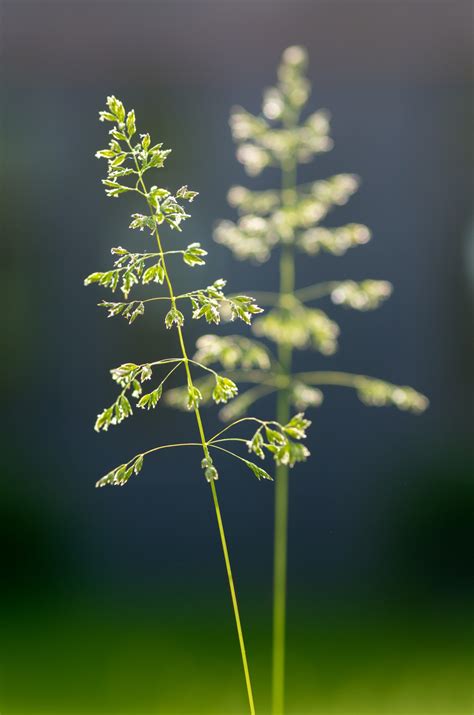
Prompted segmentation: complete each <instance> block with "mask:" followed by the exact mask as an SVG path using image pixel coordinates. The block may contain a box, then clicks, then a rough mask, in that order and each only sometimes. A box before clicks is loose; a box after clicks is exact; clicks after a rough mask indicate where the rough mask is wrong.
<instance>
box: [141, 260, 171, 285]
mask: <svg viewBox="0 0 474 715" xmlns="http://www.w3.org/2000/svg"><path fill="white" fill-rule="evenodd" d="M164 280H165V271H164V269H163V265H162V263H161V260H160V261H158V263H155V265H154V266H149V268H147V269H146V271H145V272H144V273H143V276H142V283H143V285H146V284H147V283H151V282H152V281H155V283H163V281H164Z"/></svg>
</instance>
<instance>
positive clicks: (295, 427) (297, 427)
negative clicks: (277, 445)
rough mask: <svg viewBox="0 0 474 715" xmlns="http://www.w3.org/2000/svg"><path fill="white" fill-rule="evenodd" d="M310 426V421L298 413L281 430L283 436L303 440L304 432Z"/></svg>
mask: <svg viewBox="0 0 474 715" xmlns="http://www.w3.org/2000/svg"><path fill="white" fill-rule="evenodd" d="M310 425H311V420H308V419H306V418H305V416H304V414H303V413H302V412H298V414H296V415H295V416H294V417H292V418H291V420H290V421H289V422H288V424H286V425H284V427H283V430H284V432H285V434H287V435H288V436H289V437H293V439H305V438H306V430H307V429H308V427H309V426H310Z"/></svg>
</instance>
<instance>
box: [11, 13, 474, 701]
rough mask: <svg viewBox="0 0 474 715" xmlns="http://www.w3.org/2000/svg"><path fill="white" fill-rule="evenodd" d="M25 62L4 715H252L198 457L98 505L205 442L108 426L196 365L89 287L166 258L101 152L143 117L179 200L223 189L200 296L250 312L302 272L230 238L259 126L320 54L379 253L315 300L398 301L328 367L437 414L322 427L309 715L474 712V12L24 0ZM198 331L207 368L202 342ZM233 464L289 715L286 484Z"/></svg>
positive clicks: (160, 417) (300, 636)
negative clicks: (111, 116) (243, 151)
mask: <svg viewBox="0 0 474 715" xmlns="http://www.w3.org/2000/svg"><path fill="white" fill-rule="evenodd" d="M1 40H2V70H3V71H2V77H1V95H2V111H1V118H2V132H1V140H0V150H1V155H2V192H1V197H0V215H1V225H2V236H3V242H2V252H3V255H2V262H1V267H0V270H1V281H2V286H3V292H4V296H5V298H4V300H5V303H4V309H3V327H2V333H3V334H2V338H3V348H4V365H5V367H4V369H3V371H2V372H1V373H0V380H1V390H2V396H3V402H4V411H3V414H4V417H5V420H4V425H3V429H2V432H1V435H2V461H1V470H2V474H1V481H0V543H1V558H2V564H1V569H2V579H1V591H0V605H1V615H0V619H1V621H0V626H1V633H2V636H1V649H0V712H1V713H2V715H9V714H10V713H11V714H12V715H20V714H23V715H34V714H35V713H41V714H44V715H69V714H70V715H89V714H91V715H93V714H95V713H106V714H107V715H121V714H122V713H123V714H124V715H125V714H127V715H128V714H130V715H131V714H133V715H145V714H146V715H148V714H151V713H160V714H161V715H200V714H201V713H205V714H206V715H212V714H214V713H215V714H216V715H234V714H235V715H236V714H237V713H244V712H245V711H246V704H245V692H244V688H243V681H242V677H241V671H240V662H239V657H238V650H237V642H236V636H235V633H234V624H233V621H232V613H231V610H230V605H229V603H228V593H227V586H226V582H225V578H224V568H223V564H222V556H221V553H220V550H219V544H218V541H217V533H216V527H215V521H214V520H215V517H214V515H213V512H212V504H211V501H210V498H209V494H208V490H207V489H206V485H205V483H204V482H203V480H202V476H201V474H200V473H196V472H195V471H194V470H195V467H196V465H195V463H194V460H193V455H191V454H188V453H185V452H183V453H182V454H180V455H179V456H178V458H177V457H176V456H175V455H166V454H163V456H161V457H160V458H159V459H158V458H157V459H156V461H154V462H153V463H150V464H149V465H148V467H147V468H146V469H145V470H144V472H143V474H142V475H141V476H140V478H139V479H137V480H135V481H134V482H133V483H130V484H129V485H128V486H127V488H126V489H123V490H105V489H104V490H100V492H97V491H95V490H94V489H93V483H94V481H95V479H96V478H97V477H98V476H100V475H101V474H103V473H105V471H107V470H108V469H109V468H110V467H111V466H114V465H115V464H117V463H119V462H120V461H122V459H123V458H126V457H127V456H128V455H129V454H134V453H135V452H136V451H138V450H140V449H143V448H144V447H148V446H150V445H152V444H154V443H155V442H156V441H158V440H159V441H160V442H165V441H177V440H179V438H180V437H181V436H183V435H186V434H187V433H188V430H192V429H194V424H193V421H192V418H191V417H190V416H187V415H185V416H182V415H178V414H177V413H174V412H172V411H169V410H167V409H162V410H158V411H157V413H156V415H155V414H153V415H149V414H148V415H144V414H140V415H136V416H135V417H134V419H133V421H129V423H127V424H125V425H123V426H121V427H120V428H117V429H116V430H113V431H111V432H110V433H108V434H106V435H101V436H98V435H96V434H95V433H94V432H93V430H92V424H93V421H94V418H95V415H96V414H97V412H98V411H99V410H100V409H101V408H102V407H103V406H104V405H105V404H108V402H109V401H110V399H111V397H112V394H113V386H112V385H111V383H110V381H109V382H107V370H108V369H109V368H110V367H112V366H115V365H117V364H120V363H121V362H124V361H128V360H134V361H139V360H147V359H150V356H155V355H156V354H158V353H159V355H165V354H171V353H172V351H173V350H174V345H173V336H172V335H171V334H170V333H167V332H165V331H164V330H162V329H161V328H157V329H159V330H160V331H161V332H159V333H157V332H156V330H155V328H156V326H157V325H158V326H161V318H160V314H159V313H158V312H157V313H156V316H155V315H153V314H150V315H149V316H148V317H147V318H145V319H142V320H141V321H137V323H135V324H134V325H133V326H132V328H127V326H126V325H125V323H123V321H107V320H105V318H104V315H103V314H102V313H101V312H100V311H98V310H97V309H96V308H95V302H96V298H97V299H98V298H99V293H95V294H94V293H93V291H92V289H89V291H85V290H84V289H83V287H82V279H83V277H84V276H85V275H87V274H88V273H90V272H91V271H92V270H96V269H97V270H100V269H101V268H102V267H106V266H107V265H108V264H109V262H110V253H109V251H110V247H111V246H112V245H118V244H123V245H132V244H133V245H136V244H135V240H136V237H135V236H133V237H132V236H130V235H129V232H128V231H127V224H128V222H127V216H128V213H130V212H131V211H132V210H133V209H134V207H133V205H131V204H129V203H128V202H127V200H126V199H124V200H123V201H120V202H118V201H117V202H110V201H108V200H107V199H106V197H105V196H104V195H103V192H102V189H101V185H100V182H99V180H100V178H101V177H102V174H103V169H104V167H103V166H102V165H101V164H100V163H99V162H97V161H95V159H94V158H93V154H94V152H95V150H96V149H97V148H100V147H102V146H103V145H104V142H105V139H104V137H105V130H104V126H103V125H101V124H99V123H98V121H97V112H98V110H99V109H100V108H101V107H102V106H103V103H104V99H105V96H106V95H107V94H110V93H115V94H117V95H118V96H120V97H121V98H123V100H124V102H125V103H126V105H127V106H134V107H135V109H136V111H137V116H138V119H139V122H140V124H141V126H142V127H143V128H146V129H150V130H151V131H152V133H153V134H154V135H155V136H156V137H157V139H159V140H163V141H164V142H165V144H166V145H169V146H172V147H173V154H172V156H171V157H170V160H169V162H168V165H167V168H166V171H165V172H163V183H164V184H165V185H169V186H170V187H171V186H179V185H181V184H182V183H185V182H187V183H188V184H189V185H190V186H191V187H192V188H195V189H197V190H199V191H200V192H201V195H200V197H199V200H198V201H197V202H195V203H194V204H193V205H192V206H193V218H192V220H191V221H190V222H189V224H188V225H187V226H186V234H185V237H186V238H187V239H189V241H191V240H199V241H201V243H203V244H204V245H206V246H207V247H210V248H211V249H212V252H211V255H210V257H209V259H210V260H209V262H208V265H207V266H206V268H205V269H202V270H201V271H200V272H199V273H198V274H193V277H194V280H195V281H197V283H196V285H198V284H199V285H201V284H203V285H205V284H207V283H208V282H209V280H210V279H213V278H215V277H217V276H219V275H222V276H227V277H230V278H231V281H230V287H231V288H232V289H236V288H239V289H251V288H253V287H258V288H259V289H269V288H270V287H271V286H272V285H273V284H274V280H275V272H274V271H275V266H273V265H271V264H270V265H268V266H264V267H263V268H260V269H258V273H257V272H255V269H253V268H252V267H249V266H248V265H246V264H235V263H234V262H233V260H232V259H231V257H230V255H229V254H228V252H227V251H226V250H225V249H224V248H222V247H218V246H213V245H212V243H211V233H212V227H213V224H214V221H215V220H216V219H217V218H220V217H231V216H232V213H231V211H230V210H229V209H228V207H227V206H226V203H225V195H226V191H227V188H228V187H229V186H230V185H231V184H232V183H242V182H244V176H243V171H242V169H241V167H239V165H238V164H237V163H236V161H235V160H234V157H233V147H232V144H231V139H230V133H229V130H228V127H227V118H228V112H229V108H230V107H231V106H232V105H234V104H237V103H239V104H243V105H244V106H246V107H247V108H248V109H250V110H251V111H256V110H257V107H258V103H259V100H260V94H261V89H262V87H263V86H265V85H266V84H268V83H270V82H271V81H272V79H273V76H274V71H275V65H276V63H277V61H278V58H279V55H280V53H281V51H282V49H283V48H284V47H285V46H287V45H289V44H293V43H301V44H305V45H306V46H307V48H308V50H309V53H310V58H311V65H310V76H311V78H312V79H313V83H314V95H313V103H312V105H311V106H312V108H314V109H316V108H318V107H321V106H325V107H328V108H329V109H330V110H331V112H332V114H333V136H334V139H335V142H336V146H335V149H334V150H333V151H332V152H331V153H330V154H328V155H325V156H322V157H320V158H319V159H318V161H317V163H315V164H314V165H312V166H310V167H307V168H305V170H304V172H302V179H303V180H306V179H308V180H309V179H317V178H324V177H326V176H328V175H330V174H333V173H337V172H342V171H350V172H355V173H358V174H360V175H361V176H362V178H363V185H362V188H361V190H360V191H359V193H358V194H357V195H356V196H355V197H354V199H353V200H352V201H351V202H350V203H349V204H348V205H347V206H346V207H343V208H342V209H340V210H338V212H337V214H336V213H335V214H334V217H332V216H331V222H332V223H334V225H339V224H343V223H344V222H348V221H360V222H363V223H367V224H368V225H369V226H370V227H371V229H372V230H373V234H374V239H373V241H372V242H371V243H370V244H369V245H368V246H366V247H363V248H360V249H359V250H357V251H353V252H351V253H350V254H348V255H347V256H346V257H344V258H342V259H334V258H332V257H329V256H324V257H321V258H318V259H317V260H315V261H302V262H301V264H300V265H299V267H298V278H299V281H300V283H301V285H304V284H307V283H310V282H312V281H313V280H318V279H319V278H321V279H322V280H327V279H332V278H346V277H351V278H354V279H360V278H363V277H366V276H369V277H374V278H386V279H388V280H390V281H392V282H393V283H394V285H395V293H394V296H393V297H392V299H391V300H390V301H389V303H387V305H386V306H384V307H383V308H382V309H381V310H380V311H377V312H376V313H374V314H370V315H357V314H354V313H346V312H342V313H337V315H336V314H335V313H333V317H335V318H336V319H337V320H338V322H339V323H340V325H341V328H342V340H341V349H340V351H339V353H338V355H337V356H336V357H335V358H333V359H331V360H330V361H328V359H327V358H323V357H321V356H319V355H314V356H309V355H308V354H305V355H304V356H303V357H302V358H301V360H300V367H301V368H302V369H314V368H315V367H317V366H318V365H326V366H327V365H329V364H331V366H333V367H334V369H350V370H352V371H355V372H364V373H368V374H374V375H376V376H380V377H382V378H385V379H388V380H391V381H393V382H400V383H405V384H412V385H413V386H414V387H415V388H417V389H419V390H421V391H422V392H425V393H426V394H428V395H429V397H430V399H431V407H430V410H429V412H428V413H426V415H424V416H423V417H421V418H413V417H410V416H408V415H404V414H400V413H398V412H396V411H391V410H372V409H367V408H364V407H362V406H361V405H360V404H359V403H358V402H357V400H356V399H355V398H354V396H353V395H351V394H348V393H346V392H343V391H341V392H337V391H335V392H332V393H330V392H326V400H325V403H324V405H323V407H322V408H321V409H320V410H318V411H317V412H315V413H313V418H314V425H313V428H312V433H311V445H312V452H313V459H312V460H311V461H310V462H308V463H307V464H306V465H304V466H302V467H299V468H298V469H295V470H294V473H293V474H292V494H291V510H290V530H291V532H290V574H289V581H290V587H289V614H288V619H289V622H288V627H289V636H288V715H316V714H321V715H323V714H327V715H355V714H357V715H372V713H373V714H374V715H375V714H376V713H377V714H380V715H402V714H403V715H411V714H413V715H425V714H426V715H428V714H429V715H432V714H435V715H457V714H458V713H459V714H461V713H462V714H463V715H464V714H467V713H470V712H471V711H472V709H473V702H472V695H473V693H472V664H473V659H472V595H473V579H472V565H471V556H472V554H471V552H472V543H473V541H474V539H473V536H474V534H473V533H472V513H473V502H474V489H473V475H474V469H473V451H472V438H473V429H472V428H473V371H472V365H473V357H474V351H473V330H472V324H473V321H472V317H473V313H472V300H473V296H474V282H473V281H474V249H473V245H474V239H473V235H474V234H473V228H472V227H473V221H472V106H471V104H472V102H471V95H472V91H471V90H472V81H471V54H472V52H471V45H472V38H471V7H470V3H467V2H463V1H461V0H452V1H451V2H443V1H441V0H440V1H437V0H433V2H424V1H423V2H422V1H421V0H420V1H417V0H413V2H395V1H394V0H385V1H384V2H375V0H353V1H352V2H349V1H343V0H335V1H334V2H331V3H328V2H323V1H314V2H302V1H300V0H293V1H292V2H289V1H286V0H275V1H274V2H268V1H264V0H254V2H246V1H245V0H226V1H225V2H216V1H215V0H209V1H205V0H195V1H194V2H191V0H176V1H175V2H171V1H170V2H144V1H143V0H137V2H133V3H132V2H114V1H113V0H109V1H107V0H103V1H102V2H99V1H97V0H96V1H95V2H80V1H79V0H77V1H74V0H69V1H68V0H65V1H64V2H46V1H45V2H43V1H40V2H23V1H22V0H17V1H16V2H12V1H10V0H4V1H3V3H2V37H1ZM303 174H304V175H303ZM273 180H274V177H272V175H271V173H268V174H266V175H264V177H263V178H262V179H261V180H260V179H259V180H258V181H256V182H254V185H255V186H257V185H259V184H260V185H262V186H263V184H264V183H265V184H267V182H269V183H270V184H271V183H272V181H273ZM166 240H171V236H170V235H169V234H168V236H167V237H166ZM188 277H189V273H185V270H183V271H181V272H179V270H178V274H177V278H176V280H177V282H178V283H179V282H181V284H182V282H183V281H184V280H185V279H186V278H188ZM155 321H156V322H155ZM198 327H199V328H201V326H198ZM188 334H189V336H190V338H189V342H190V344H191V342H192V339H193V338H194V337H195V336H196V335H197V331H196V326H194V325H189V324H188ZM259 409H260V414H261V416H262V417H265V416H266V415H267V414H268V413H269V412H270V411H271V410H272V409H273V405H272V404H271V402H270V401H269V402H267V403H262V405H261V407H260V408H259ZM207 417H208V419H209V420H210V422H211V423H213V424H216V425H217V418H216V415H215V414H214V412H209V413H208V414H207ZM124 442H125V445H124ZM226 466H227V468H226V470H224V469H221V472H222V478H221V480H220V482H219V485H218V486H219V491H220V496H221V500H222V508H223V512H224V518H225V521H226V525H227V531H228V537H229V541H230V545H231V556H232V559H233V563H234V568H235V572H236V578H237V585H238V590H239V594H240V600H241V608H242V614H243V619H244V625H245V627H246V632H247V640H248V650H249V657H250V661H251V665H252V669H253V671H254V679H255V684H256V697H257V705H258V707H259V712H260V713H266V712H268V707H269V701H268V693H269V679H270V672H269V670H270V669H269V663H270V661H269V655H270V626H271V592H270V590H271V541H272V502H273V494H272V485H269V484H259V483H256V482H253V481H252V480H251V479H250V477H248V475H242V474H241V472H240V470H238V469H236V468H235V467H234V465H232V463H228V462H227V463H226Z"/></svg>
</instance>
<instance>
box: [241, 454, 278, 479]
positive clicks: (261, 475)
mask: <svg viewBox="0 0 474 715" xmlns="http://www.w3.org/2000/svg"><path fill="white" fill-rule="evenodd" d="M244 462H245V464H246V465H247V467H248V468H249V469H251V470H252V472H253V473H254V474H255V476H256V477H257V479H259V480H260V479H269V480H270V481H271V482H272V481H273V478H272V477H271V476H270V475H269V474H268V472H266V471H265V470H264V469H262V468H261V467H259V466H258V465H257V464H254V463H253V462H249V461H248V460H247V459H244Z"/></svg>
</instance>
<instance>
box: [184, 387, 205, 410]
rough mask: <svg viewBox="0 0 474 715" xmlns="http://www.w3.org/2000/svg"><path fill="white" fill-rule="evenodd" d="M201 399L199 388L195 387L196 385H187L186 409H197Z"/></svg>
mask: <svg viewBox="0 0 474 715" xmlns="http://www.w3.org/2000/svg"><path fill="white" fill-rule="evenodd" d="M201 400H202V394H201V391H200V390H199V388H198V387H196V385H188V400H187V405H186V406H187V408H188V410H193V409H197V408H198V407H199V403H200V402H201Z"/></svg>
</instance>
